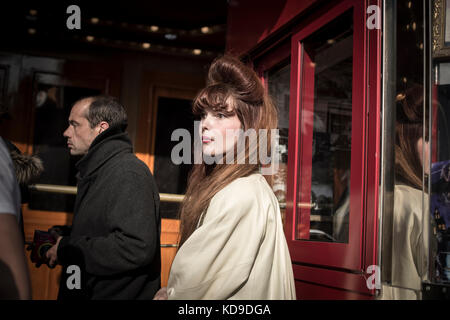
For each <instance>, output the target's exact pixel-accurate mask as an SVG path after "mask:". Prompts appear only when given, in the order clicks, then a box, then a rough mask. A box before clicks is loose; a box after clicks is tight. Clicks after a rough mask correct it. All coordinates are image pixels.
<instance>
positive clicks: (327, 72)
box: [298, 11, 353, 242]
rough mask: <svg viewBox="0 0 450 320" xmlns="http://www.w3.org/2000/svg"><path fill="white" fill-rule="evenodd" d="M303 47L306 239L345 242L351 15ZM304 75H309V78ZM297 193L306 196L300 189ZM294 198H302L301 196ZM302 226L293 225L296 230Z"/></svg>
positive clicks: (350, 105)
mask: <svg viewBox="0 0 450 320" xmlns="http://www.w3.org/2000/svg"><path fill="white" fill-rule="evenodd" d="M302 44H303V48H304V52H303V61H302V69H303V75H302V95H303V96H304V98H303V101H304V102H303V103H304V105H303V107H302V126H301V130H302V131H301V134H302V135H304V136H306V137H307V136H309V135H310V134H311V133H310V130H311V129H312V154H311V156H312V164H311V190H310V199H311V200H310V202H311V205H312V208H311V209H310V235H309V240H316V241H333V242H348V233H349V208H350V197H349V192H350V190H349V189H350V159H351V133H352V79H353V12H352V11H349V12H347V13H345V14H343V15H342V16H340V17H339V18H337V19H335V20H334V21H332V22H330V23H329V24H327V25H326V26H324V27H323V28H321V29H320V30H319V31H317V32H315V33H314V34H312V35H311V36H309V37H308V38H307V39H305V40H304V41H303V42H302ZM309 75H313V76H314V79H312V77H311V76H309ZM312 81H313V83H314V89H313V90H310V89H308V88H307V86H308V85H309V84H308V83H310V82H312ZM311 95H312V97H311ZM309 101H311V102H312V103H313V104H314V106H313V109H312V111H309V109H308V106H307V104H308V103H310V102H309ZM310 113H312V114H310ZM311 122H312V128H311ZM306 140H307V138H306ZM306 140H305V139H304V140H303V144H305V141H306ZM302 147H304V146H302ZM302 165H303V168H302V171H303V172H305V171H308V168H305V166H307V164H305V163H303V164H302ZM302 180H303V179H302ZM299 183H305V181H299ZM299 190H300V192H306V191H305V190H306V189H305V188H299ZM299 199H307V198H306V197H305V195H302V194H300V196H299ZM300 201H302V200H300ZM299 205H300V206H304V205H305V203H302V202H300V203H299ZM298 217H300V215H298ZM302 223H303V222H302V221H298V225H299V231H300V230H301V224H302ZM298 238H300V233H299V234H298Z"/></svg>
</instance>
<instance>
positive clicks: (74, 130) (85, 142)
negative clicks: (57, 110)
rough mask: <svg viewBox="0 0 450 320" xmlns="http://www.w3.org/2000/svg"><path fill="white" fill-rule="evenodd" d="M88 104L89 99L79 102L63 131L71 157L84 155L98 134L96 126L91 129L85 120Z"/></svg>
mask: <svg viewBox="0 0 450 320" xmlns="http://www.w3.org/2000/svg"><path fill="white" fill-rule="evenodd" d="M90 103H91V100H89V99H85V100H81V101H79V102H77V103H76V104H75V105H74V106H73V107H72V111H71V112H70V116H69V127H68V128H67V129H66V131H64V137H66V138H67V146H68V147H69V149H70V154H71V155H73V156H75V155H84V154H86V153H87V152H88V150H89V147H90V146H91V144H92V141H94V139H95V138H96V137H97V136H98V134H99V132H100V130H99V127H98V126H97V127H95V128H91V127H90V125H89V121H88V120H87V118H86V115H87V112H88V110H89V105H90Z"/></svg>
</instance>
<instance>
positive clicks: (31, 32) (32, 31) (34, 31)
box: [28, 28, 36, 34]
mask: <svg viewBox="0 0 450 320" xmlns="http://www.w3.org/2000/svg"><path fill="white" fill-rule="evenodd" d="M28 33H29V34H35V33H36V29H33V28H30V29H28Z"/></svg>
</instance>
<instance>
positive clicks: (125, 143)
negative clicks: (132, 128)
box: [76, 128, 133, 179]
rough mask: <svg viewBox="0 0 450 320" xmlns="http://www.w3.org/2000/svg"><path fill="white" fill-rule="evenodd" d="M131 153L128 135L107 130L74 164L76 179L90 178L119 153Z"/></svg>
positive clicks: (120, 131)
mask: <svg viewBox="0 0 450 320" xmlns="http://www.w3.org/2000/svg"><path fill="white" fill-rule="evenodd" d="M132 152H133V145H132V143H131V140H130V138H129V137H128V134H127V133H126V132H123V131H122V130H121V129H120V128H109V129H108V130H106V131H104V132H102V133H100V134H99V135H98V136H97V137H96V138H95V139H94V141H93V142H92V144H91V146H90V147H89V150H88V152H87V154H86V155H85V156H84V157H83V158H81V159H80V160H79V161H78V162H77V163H76V167H77V169H78V178H79V179H83V178H85V177H87V176H90V175H91V174H92V173H94V172H95V171H96V170H97V169H98V168H100V167H101V166H102V165H103V164H104V163H105V162H107V161H108V160H109V159H111V158H113V157H114V156H115V155H117V154H119V153H132Z"/></svg>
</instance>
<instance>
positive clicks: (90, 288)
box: [57, 128, 161, 299]
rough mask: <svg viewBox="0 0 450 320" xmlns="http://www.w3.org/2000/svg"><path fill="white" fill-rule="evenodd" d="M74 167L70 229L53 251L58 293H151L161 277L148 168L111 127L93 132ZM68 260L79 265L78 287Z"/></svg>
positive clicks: (155, 192) (155, 197)
mask: <svg viewBox="0 0 450 320" xmlns="http://www.w3.org/2000/svg"><path fill="white" fill-rule="evenodd" d="M77 169H78V170H79V173H78V179H79V180H78V193H77V198H76V201H75V209H74V217H73V222H72V229H71V233H70V235H69V236H66V237H63V238H62V240H61V242H60V244H59V247H58V252H57V254H58V259H59V261H60V263H61V264H62V265H63V267H64V268H63V273H62V277H61V283H60V291H59V296H58V298H59V299H70V298H82V299H152V298H153V296H154V294H155V293H156V291H157V290H158V289H159V288H160V283H161V280H160V271H161V258H160V233H161V219H160V214H159V194H158V189H157V186H156V184H155V181H154V179H153V176H152V174H151V173H150V170H149V169H148V167H147V166H146V165H145V164H144V163H143V162H142V161H140V160H139V159H137V158H136V156H135V155H134V154H133V147H132V144H131V141H130V139H129V138H128V135H127V134H126V133H124V132H122V131H121V130H119V129H114V128H110V129H108V130H106V131H104V132H102V133H101V134H100V135H99V136H97V138H96V139H95V140H94V141H93V143H92V145H91V147H90V148H89V151H88V153H87V154H86V155H85V156H84V157H83V158H82V159H81V160H80V161H79V162H78V163H77ZM71 265H74V266H78V267H79V268H80V270H81V281H80V285H81V288H80V289H77V287H76V285H77V279H76V278H75V277H76V273H77V268H76V267H70V266H71ZM68 267H70V268H69V269H68Z"/></svg>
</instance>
